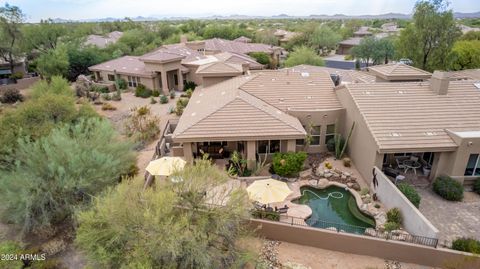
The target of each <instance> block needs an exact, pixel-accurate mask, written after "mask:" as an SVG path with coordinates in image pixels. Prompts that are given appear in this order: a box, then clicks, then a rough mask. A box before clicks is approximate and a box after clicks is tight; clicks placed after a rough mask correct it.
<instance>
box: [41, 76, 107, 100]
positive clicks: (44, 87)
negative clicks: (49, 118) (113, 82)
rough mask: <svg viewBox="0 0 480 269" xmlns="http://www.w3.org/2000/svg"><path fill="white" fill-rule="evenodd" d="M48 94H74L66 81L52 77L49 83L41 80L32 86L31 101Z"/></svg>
mask: <svg viewBox="0 0 480 269" xmlns="http://www.w3.org/2000/svg"><path fill="white" fill-rule="evenodd" d="M107 92H108V91H107ZM49 93H52V94H56V95H65V96H73V93H74V92H73V90H72V88H71V87H70V84H68V81H67V80H66V79H64V78H63V77H59V76H54V77H52V78H51V80H50V82H48V81H46V80H41V81H39V82H37V83H35V84H34V85H33V86H32V98H33V99H36V98H39V97H41V96H44V95H46V94H49Z"/></svg>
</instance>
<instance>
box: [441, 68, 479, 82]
mask: <svg viewBox="0 0 480 269" xmlns="http://www.w3.org/2000/svg"><path fill="white" fill-rule="evenodd" d="M448 76H449V77H450V80H480V69H468V70H461V71H451V72H449V73H448Z"/></svg>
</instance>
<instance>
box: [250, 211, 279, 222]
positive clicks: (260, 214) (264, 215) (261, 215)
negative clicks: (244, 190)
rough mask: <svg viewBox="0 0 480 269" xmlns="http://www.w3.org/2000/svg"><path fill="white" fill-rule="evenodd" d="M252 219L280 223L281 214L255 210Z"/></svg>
mask: <svg viewBox="0 0 480 269" xmlns="http://www.w3.org/2000/svg"><path fill="white" fill-rule="evenodd" d="M252 217H254V218H256V219H267V220H273V221H280V213H278V212H274V211H264V210H254V211H253V212H252Z"/></svg>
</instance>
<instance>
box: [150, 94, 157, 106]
mask: <svg viewBox="0 0 480 269" xmlns="http://www.w3.org/2000/svg"><path fill="white" fill-rule="evenodd" d="M156 103H157V100H155V98H153V96H152V97H150V104H152V105H154V104H156Z"/></svg>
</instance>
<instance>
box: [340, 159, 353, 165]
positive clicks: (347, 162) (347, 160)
mask: <svg viewBox="0 0 480 269" xmlns="http://www.w3.org/2000/svg"><path fill="white" fill-rule="evenodd" d="M342 162H343V166H345V167H350V166H352V160H351V159H350V158H348V157H345V158H343V159H342Z"/></svg>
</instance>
